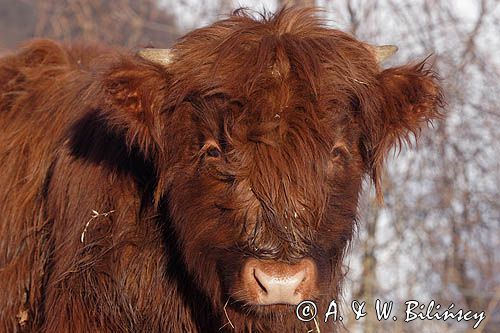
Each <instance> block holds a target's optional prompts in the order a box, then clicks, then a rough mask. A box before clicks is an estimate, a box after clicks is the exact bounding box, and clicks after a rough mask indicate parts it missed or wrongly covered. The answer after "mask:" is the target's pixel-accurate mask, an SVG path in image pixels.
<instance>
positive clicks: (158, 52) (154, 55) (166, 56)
mask: <svg viewBox="0 0 500 333" xmlns="http://www.w3.org/2000/svg"><path fill="white" fill-rule="evenodd" d="M137 55H138V56H139V57H141V58H143V59H146V60H149V61H152V62H154V63H156V64H159V65H162V66H168V65H170V64H171V63H172V51H170V50H169V49H152V48H145V49H140V50H139V51H137Z"/></svg>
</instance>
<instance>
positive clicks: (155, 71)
mask: <svg viewBox="0 0 500 333" xmlns="http://www.w3.org/2000/svg"><path fill="white" fill-rule="evenodd" d="M98 84H99V85H100V87H99V88H100V89H101V94H102V96H103V102H102V108H101V109H100V113H101V115H102V117H103V119H104V120H105V121H106V123H107V126H109V127H110V128H111V129H113V128H116V129H118V130H119V131H122V132H123V135H124V138H125V140H126V144H127V146H128V147H132V146H136V147H138V148H139V149H140V150H141V151H142V152H143V153H144V154H145V155H148V156H149V155H150V154H154V153H156V152H157V150H158V149H161V145H160V144H159V143H160V133H161V129H162V127H163V125H162V122H161V119H160V116H161V111H162V106H163V104H164V102H165V100H166V92H167V87H166V85H167V75H166V73H165V70H164V69H162V68H161V67H159V66H155V65H153V64H150V63H145V62H143V61H142V60H139V59H134V60H128V59H127V60H123V61H122V62H120V63H118V64H116V65H114V66H112V67H111V68H109V69H108V70H106V71H105V72H104V73H103V75H102V76H101V79H100V82H98Z"/></svg>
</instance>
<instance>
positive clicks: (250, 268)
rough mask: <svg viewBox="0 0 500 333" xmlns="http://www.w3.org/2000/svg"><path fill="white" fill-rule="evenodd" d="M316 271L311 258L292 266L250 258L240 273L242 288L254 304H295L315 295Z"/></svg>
mask: <svg viewBox="0 0 500 333" xmlns="http://www.w3.org/2000/svg"><path fill="white" fill-rule="evenodd" d="M316 280H317V269H316V265H315V264H314V262H313V261H312V260H310V259H301V260H300V261H299V262H297V263H295V264H293V265H291V264H287V263H283V262H278V261H270V260H258V259H249V260H247V261H246V262H245V264H244V266H243V270H242V282H243V287H244V288H245V289H246V290H247V292H248V295H251V296H252V300H251V303H253V304H255V305H273V304H290V305H296V304H298V303H300V302H301V301H303V300H305V299H309V298H311V297H312V295H313V294H315V293H316V289H317V281H316Z"/></svg>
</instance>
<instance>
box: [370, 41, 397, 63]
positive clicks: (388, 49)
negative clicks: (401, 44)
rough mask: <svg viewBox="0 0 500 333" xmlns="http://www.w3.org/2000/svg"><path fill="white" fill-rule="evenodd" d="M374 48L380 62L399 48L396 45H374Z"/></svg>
mask: <svg viewBox="0 0 500 333" xmlns="http://www.w3.org/2000/svg"><path fill="white" fill-rule="evenodd" d="M372 48H373V52H374V53H375V58H376V59H377V62H378V63H381V62H382V61H384V60H385V59H387V58H389V57H390V56H392V55H393V54H394V53H396V51H397V50H398V47H397V46H396V45H380V46H372Z"/></svg>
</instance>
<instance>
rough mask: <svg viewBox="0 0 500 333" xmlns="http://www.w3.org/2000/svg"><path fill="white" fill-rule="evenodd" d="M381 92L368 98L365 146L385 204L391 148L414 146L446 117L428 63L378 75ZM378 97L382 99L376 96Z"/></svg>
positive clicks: (436, 83) (433, 75) (436, 81)
mask: <svg viewBox="0 0 500 333" xmlns="http://www.w3.org/2000/svg"><path fill="white" fill-rule="evenodd" d="M378 88H379V92H378V93H375V94H374V95H372V96H368V97H367V100H366V102H367V103H366V104H367V105H368V110H365V112H364V117H363V118H364V122H363V123H364V139H365V140H366V141H365V142H363V143H362V147H363V150H364V151H365V159H366V162H367V164H368V169H369V172H370V173H371V177H372V179H373V182H374V184H375V188H376V192H377V198H378V199H379V201H380V202H382V201H383V195H382V189H381V179H380V177H381V169H382V166H383V162H384V159H385V157H386V155H387V153H388V152H389V151H390V150H391V148H394V147H397V148H401V145H402V144H404V143H408V144H410V143H411V138H412V136H415V137H416V136H418V134H419V132H420V130H421V129H422V128H423V127H425V126H426V125H427V124H428V123H429V122H430V121H432V120H434V119H437V118H441V117H442V107H443V104H444V103H443V97H442V91H441V88H440V86H439V78H438V77H437V75H436V73H435V72H434V71H433V70H432V69H431V68H430V67H429V66H428V65H427V64H426V63H425V62H422V63H420V64H417V65H407V66H402V67H394V68H389V69H385V70H383V71H381V72H380V73H379V74H378ZM376 96H378V97H376Z"/></svg>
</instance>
